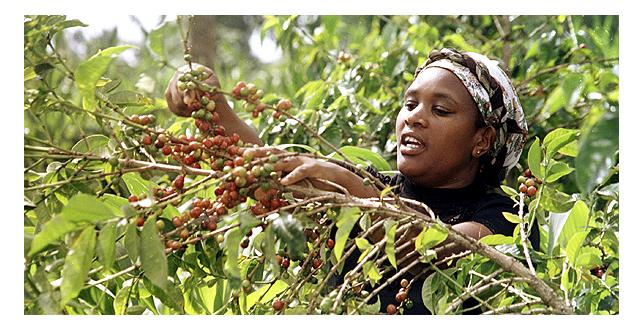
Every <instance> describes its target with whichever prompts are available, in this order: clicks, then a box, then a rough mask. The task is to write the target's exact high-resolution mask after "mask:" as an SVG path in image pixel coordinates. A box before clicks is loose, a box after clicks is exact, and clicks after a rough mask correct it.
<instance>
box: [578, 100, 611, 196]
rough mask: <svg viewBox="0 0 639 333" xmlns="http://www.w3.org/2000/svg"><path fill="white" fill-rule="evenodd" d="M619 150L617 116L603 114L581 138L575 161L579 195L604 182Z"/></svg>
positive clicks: (609, 113)
mask: <svg viewBox="0 0 639 333" xmlns="http://www.w3.org/2000/svg"><path fill="white" fill-rule="evenodd" d="M617 150H619V115H618V114H617V113H612V112H608V113H606V114H604V115H603V116H602V117H601V119H600V120H599V122H597V123H596V124H595V125H594V126H593V127H592V129H591V130H590V132H589V133H587V134H586V136H585V137H584V138H583V141H582V142H581V146H580V147H579V154H578V155H577V157H576V159H575V167H576V169H577V170H576V171H575V176H576V179H577V186H578V187H579V190H580V191H581V193H583V194H586V193H590V192H591V191H592V190H593V189H594V188H595V186H597V185H598V184H600V183H601V182H602V181H604V180H605V179H604V178H605V177H606V175H608V173H609V171H610V168H612V167H613V166H614V165H615V163H616V158H615V152H616V151H617Z"/></svg>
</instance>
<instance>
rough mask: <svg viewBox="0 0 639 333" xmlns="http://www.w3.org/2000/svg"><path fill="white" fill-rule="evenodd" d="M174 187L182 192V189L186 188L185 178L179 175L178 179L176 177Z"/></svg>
mask: <svg viewBox="0 0 639 333" xmlns="http://www.w3.org/2000/svg"><path fill="white" fill-rule="evenodd" d="M173 187H174V188H175V189H177V190H181V189H182V188H184V176H183V175H178V176H177V177H175V179H174V180H173Z"/></svg>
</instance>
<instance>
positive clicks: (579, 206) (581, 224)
mask: <svg viewBox="0 0 639 333" xmlns="http://www.w3.org/2000/svg"><path fill="white" fill-rule="evenodd" d="M588 215H589V211H588V206H586V204H585V203H584V202H583V201H581V200H579V201H577V202H576V203H575V205H574V206H573V207H572V210H571V211H570V215H568V219H567V220H566V223H565V224H564V226H563V228H561V232H560V233H559V244H560V245H561V247H563V248H565V247H566V245H567V244H568V241H569V240H570V239H571V238H572V237H573V235H575V234H576V233H578V232H580V231H584V230H585V229H586V226H587V225H588Z"/></svg>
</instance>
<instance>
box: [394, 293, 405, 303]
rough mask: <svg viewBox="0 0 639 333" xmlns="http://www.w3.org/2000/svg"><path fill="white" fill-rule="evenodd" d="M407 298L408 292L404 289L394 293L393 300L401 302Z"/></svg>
mask: <svg viewBox="0 0 639 333" xmlns="http://www.w3.org/2000/svg"><path fill="white" fill-rule="evenodd" d="M406 298H408V294H407V293H406V292H405V291H400V292H398V293H397V295H395V300H396V301H397V302H399V303H401V302H403V301H405V300H406Z"/></svg>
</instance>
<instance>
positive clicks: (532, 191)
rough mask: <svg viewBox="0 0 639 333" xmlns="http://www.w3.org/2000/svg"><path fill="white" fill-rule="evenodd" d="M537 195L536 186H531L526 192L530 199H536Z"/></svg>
mask: <svg viewBox="0 0 639 333" xmlns="http://www.w3.org/2000/svg"><path fill="white" fill-rule="evenodd" d="M536 193H537V188H536V187H534V186H529V187H528V189H527V190H526V194H527V195H528V196H529V197H534V196H535V194H536Z"/></svg>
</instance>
